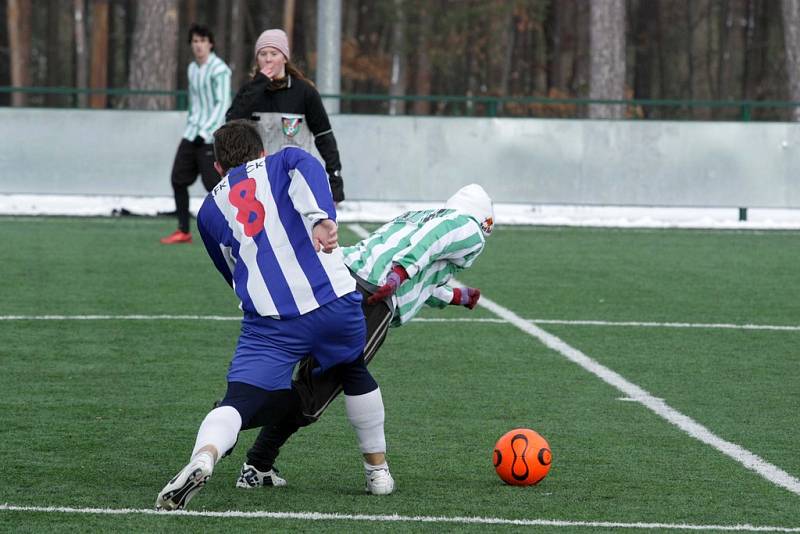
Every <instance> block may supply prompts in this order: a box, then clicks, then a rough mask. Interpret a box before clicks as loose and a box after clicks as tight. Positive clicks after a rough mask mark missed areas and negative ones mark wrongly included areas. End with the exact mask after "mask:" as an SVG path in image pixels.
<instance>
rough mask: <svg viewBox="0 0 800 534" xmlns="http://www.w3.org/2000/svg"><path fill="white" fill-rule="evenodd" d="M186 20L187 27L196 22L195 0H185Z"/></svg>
mask: <svg viewBox="0 0 800 534" xmlns="http://www.w3.org/2000/svg"><path fill="white" fill-rule="evenodd" d="M184 13H186V20H187V21H188V23H189V24H188V25H187V28H188V27H189V26H191V25H192V24H194V23H196V22H197V0H186V10H185V11H184Z"/></svg>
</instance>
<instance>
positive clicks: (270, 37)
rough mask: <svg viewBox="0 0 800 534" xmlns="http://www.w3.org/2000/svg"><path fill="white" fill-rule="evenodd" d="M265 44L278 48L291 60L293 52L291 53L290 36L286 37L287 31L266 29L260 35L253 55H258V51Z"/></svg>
mask: <svg viewBox="0 0 800 534" xmlns="http://www.w3.org/2000/svg"><path fill="white" fill-rule="evenodd" d="M265 46H271V47H273V48H277V49H278V50H280V51H281V53H282V54H283V55H284V56H286V61H289V59H290V58H291V54H289V38H288V37H286V32H285V31H283V30H265V31H264V32H262V33H261V35H259V36H258V39H257V40H256V47H255V52H254V53H253V55H258V51H259V50H261V49H262V48H264V47H265Z"/></svg>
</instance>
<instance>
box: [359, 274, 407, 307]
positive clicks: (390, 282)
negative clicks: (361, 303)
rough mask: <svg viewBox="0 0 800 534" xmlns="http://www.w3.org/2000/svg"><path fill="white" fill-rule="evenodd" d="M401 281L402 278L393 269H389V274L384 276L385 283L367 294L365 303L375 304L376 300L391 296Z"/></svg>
mask: <svg viewBox="0 0 800 534" xmlns="http://www.w3.org/2000/svg"><path fill="white" fill-rule="evenodd" d="M402 283H403V280H402V279H401V278H400V275H399V274H397V273H396V272H394V271H390V272H389V276H387V277H386V283H385V284H383V285H382V286H381V287H379V288H378V290H377V291H376V292H375V293H373V294H372V295H370V296H369V298H368V299H367V304H375V303H376V302H380V301H382V300H384V299H386V298H389V297H391V296H392V295H394V293H395V291H397V288H398V287H400V284H402Z"/></svg>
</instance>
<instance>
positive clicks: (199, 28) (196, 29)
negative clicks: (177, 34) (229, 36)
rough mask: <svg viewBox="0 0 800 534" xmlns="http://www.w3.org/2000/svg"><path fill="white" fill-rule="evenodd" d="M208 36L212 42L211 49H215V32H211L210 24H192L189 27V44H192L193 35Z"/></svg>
mask: <svg viewBox="0 0 800 534" xmlns="http://www.w3.org/2000/svg"><path fill="white" fill-rule="evenodd" d="M195 35H196V36H198V37H206V38H207V39H208V42H209V43H211V50H214V34H213V33H212V32H211V30H210V29H209V27H208V26H205V25H203V24H197V23H195V24H192V25H191V27H190V28H189V44H192V37H194V36H195Z"/></svg>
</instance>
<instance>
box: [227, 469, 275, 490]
mask: <svg viewBox="0 0 800 534" xmlns="http://www.w3.org/2000/svg"><path fill="white" fill-rule="evenodd" d="M285 485H286V479H285V478H282V477H280V476H278V470H277V469H276V468H275V467H274V466H273V468H272V469H270V470H269V471H259V470H258V469H256V468H255V467H253V466H252V465H250V464H248V463H244V464H243V465H242V470H241V472H240V473H239V478H238V479H236V487H237V488H244V489H252V488H260V487H263V486H275V487H276V488H277V487H280V486H285Z"/></svg>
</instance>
